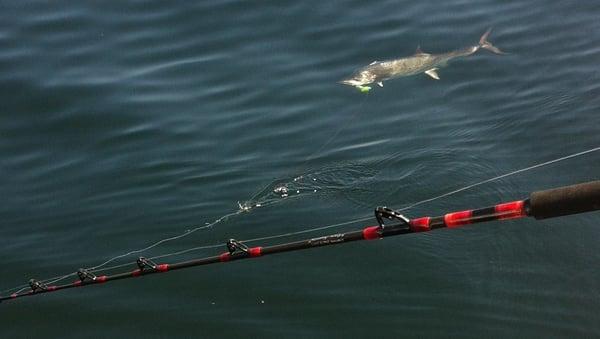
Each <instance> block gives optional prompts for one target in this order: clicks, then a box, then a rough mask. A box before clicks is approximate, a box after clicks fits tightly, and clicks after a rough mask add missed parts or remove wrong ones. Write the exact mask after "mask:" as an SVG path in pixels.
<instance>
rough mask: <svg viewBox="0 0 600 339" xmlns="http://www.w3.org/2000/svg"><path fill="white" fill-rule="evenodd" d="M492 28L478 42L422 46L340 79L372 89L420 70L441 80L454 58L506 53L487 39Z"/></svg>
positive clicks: (361, 87) (347, 83)
mask: <svg viewBox="0 0 600 339" xmlns="http://www.w3.org/2000/svg"><path fill="white" fill-rule="evenodd" d="M491 32H492V29H491V28H489V29H488V30H487V31H486V32H485V33H483V35H482V36H481V38H480V39H479V43H478V44H477V45H474V46H469V47H465V48H462V49H459V50H455V51H451V52H447V53H441V54H430V53H425V52H423V51H422V50H421V48H420V47H417V51H416V52H415V54H414V55H412V56H409V57H405V58H400V59H393V60H387V61H373V62H372V63H370V64H369V65H368V66H365V67H363V68H361V69H359V70H358V71H356V72H355V73H354V74H353V75H352V77H350V78H348V79H344V80H341V81H339V83H341V84H344V85H350V86H354V87H356V88H358V89H364V88H369V89H370V87H368V86H366V85H369V84H373V83H376V84H377V85H379V86H380V87H383V82H384V81H386V80H389V79H393V78H399V77H405V76H410V75H415V74H420V73H425V74H427V75H428V76H430V77H431V78H433V79H435V80H440V76H439V75H438V73H437V71H438V70H439V69H440V67H444V66H446V65H447V64H448V62H449V61H450V60H452V59H455V58H460V57H467V56H469V55H472V54H474V53H476V52H477V51H479V50H480V49H482V48H483V49H486V50H488V51H490V52H492V53H494V54H506V53H504V52H503V51H501V50H500V49H499V48H497V47H496V46H494V45H492V43H491V42H489V41H488V37H489V35H490V33H491Z"/></svg>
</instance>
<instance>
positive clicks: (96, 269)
mask: <svg viewBox="0 0 600 339" xmlns="http://www.w3.org/2000/svg"><path fill="white" fill-rule="evenodd" d="M599 150H600V146H598V147H594V148H590V149H587V150H585V151H581V152H577V153H572V154H569V155H566V156H563V157H559V158H556V159H552V160H549V161H545V162H541V163H538V164H534V165H531V166H528V167H525V168H521V169H518V170H515V171H512V172H508V173H505V174H502V175H498V176H495V177H493V178H490V179H486V180H483V181H479V182H476V183H474V184H470V185H467V186H463V187H461V188H458V189H455V190H453V191H449V192H446V193H443V194H440V195H437V196H434V197H431V198H428V199H424V200H421V201H418V202H415V203H412V204H409V205H408V206H405V207H402V208H400V209H398V210H397V211H406V210H409V209H412V208H414V207H416V206H419V205H422V204H425V203H428V202H432V201H435V200H438V199H442V198H445V197H448V196H451V195H454V194H457V193H459V192H463V191H466V190H469V189H472V188H474V187H477V186H480V185H484V184H487V183H490V182H492V181H496V180H499V179H502V178H506V177H509V176H513V175H516V174H519V173H523V172H527V171H531V170H534V169H537V168H541V167H545V166H549V165H552V164H555V163H558V162H562V161H565V160H568V159H572V158H575V157H579V156H583V155H586V154H589V153H592V152H596V151H599ZM242 212H243V211H242V210H240V211H237V212H235V213H230V214H227V215H225V216H223V217H221V218H219V219H217V220H215V221H214V222H213V223H211V224H207V225H205V226H199V227H196V228H194V229H192V230H189V231H187V232H186V233H183V234H181V235H179V236H176V237H171V238H166V239H163V240H161V241H159V242H156V243H154V244H152V245H150V246H148V247H146V248H144V249H141V250H137V251H131V252H128V253H127V254H122V255H119V256H117V257H115V258H112V259H110V260H107V261H105V262H104V263H102V264H100V265H96V266H93V267H90V268H89V269H88V270H90V271H92V272H99V271H106V270H111V269H116V268H120V267H125V266H129V265H132V264H135V262H130V263H124V264H120V265H116V266H111V267H104V266H106V265H107V264H108V263H110V262H112V261H114V260H116V259H119V258H123V257H125V256H127V255H130V254H136V253H140V252H142V251H144V250H147V249H149V248H152V247H155V246H158V245H160V244H162V243H164V242H166V241H171V240H175V239H179V238H182V237H184V236H186V235H189V234H191V233H192V232H196V231H198V230H201V229H206V228H208V227H211V226H213V225H214V224H216V223H218V222H222V221H224V220H226V219H227V218H229V217H231V216H234V215H237V214H239V213H242ZM370 219H372V216H366V217H361V218H357V219H353V220H349V221H344V222H340V223H335V224H330V225H325V226H320V227H314V228H306V229H303V230H300V231H295V232H287V233H282V234H276V235H271V236H265V237H260V238H253V239H247V240H242V242H244V243H249V242H255V241H264V240H272V239H276V238H284V237H291V236H296V235H300V234H305V233H311V232H316V231H322V230H326V229H331V228H336V227H340V226H344V225H350V224H353V223H357V222H362V221H367V220H370ZM222 246H223V244H222V243H220V244H215V245H207V246H199V247H192V248H189V249H185V250H181V251H178V252H173V253H167V254H162V255H158V256H155V257H152V258H150V259H160V258H166V257H170V256H175V255H180V254H183V253H188V252H192V251H197V250H204V249H212V248H219V247H222ZM76 275H77V273H76V272H73V273H69V274H66V275H62V276H58V277H54V278H49V279H45V280H42V282H44V283H48V284H52V283H56V282H58V281H61V280H64V279H66V278H68V277H73V276H76ZM27 288H29V285H21V286H17V287H13V288H10V289H7V290H4V291H2V292H1V293H2V294H4V293H8V292H11V291H15V290H18V291H17V292H16V293H20V292H21V291H23V290H25V289H27Z"/></svg>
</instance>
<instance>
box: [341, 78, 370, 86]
mask: <svg viewBox="0 0 600 339" xmlns="http://www.w3.org/2000/svg"><path fill="white" fill-rule="evenodd" d="M338 83H340V84H343V85H348V86H362V85H364V82H363V81H358V80H356V79H344V80H340V81H338Z"/></svg>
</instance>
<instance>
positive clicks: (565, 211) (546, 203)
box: [528, 180, 600, 219]
mask: <svg viewBox="0 0 600 339" xmlns="http://www.w3.org/2000/svg"><path fill="white" fill-rule="evenodd" d="M529 204H530V205H529V213H528V214H529V215H530V216H533V217H535V218H536V219H546V218H553V217H560V216H561V215H569V214H576V213H583V212H589V211H595V210H599V209H600V180H596V181H590V182H586V183H583V184H577V185H572V186H565V187H560V188H554V189H550V190H545V191H538V192H533V193H532V194H531V196H530V197H529Z"/></svg>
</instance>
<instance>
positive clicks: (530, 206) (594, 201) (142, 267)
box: [0, 180, 600, 302]
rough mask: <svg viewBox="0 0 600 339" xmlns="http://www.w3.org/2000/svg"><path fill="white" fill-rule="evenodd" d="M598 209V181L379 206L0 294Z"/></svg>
mask: <svg viewBox="0 0 600 339" xmlns="http://www.w3.org/2000/svg"><path fill="white" fill-rule="evenodd" d="M595 210H600V180H596V181H591V182H586V183H582V184H576V185H571V186H564V187H559V188H554V189H549V190H544V191H536V192H533V193H531V194H530V196H529V198H527V199H524V200H516V201H511V202H505V203H500V204H497V205H494V206H490V207H485V208H479V209H472V210H463V211H457V212H451V213H446V214H444V215H441V216H436V217H420V218H414V219H408V218H407V217H405V216H404V215H402V214H400V213H399V212H397V211H394V210H392V209H390V208H387V207H377V208H376V209H375V219H376V220H377V223H378V225H377V226H368V227H365V228H363V229H360V230H356V231H350V232H346V233H337V234H331V235H326V236H321V237H317V238H311V239H305V240H300V241H295V242H289V243H283V244H278V245H272V246H264V247H262V246H256V247H248V246H247V245H245V244H244V243H243V242H241V241H237V240H235V239H230V240H228V241H227V243H226V244H225V245H226V247H227V252H224V253H221V254H219V255H216V256H210V257H205V258H199V259H193V260H188V261H182V262H177V263H172V264H168V263H160V264H158V263H155V262H154V261H152V260H150V259H147V258H144V257H139V258H138V259H137V262H136V263H137V268H136V269H134V270H132V271H127V272H122V273H116V274H112V275H100V276H97V275H95V274H94V273H92V272H90V271H88V270H85V269H79V270H78V271H77V275H78V277H79V279H78V280H76V281H74V282H72V283H67V284H63V285H47V284H45V283H43V282H41V281H38V280H35V279H31V280H30V281H29V286H30V289H29V290H28V291H24V292H16V293H13V294H11V295H6V296H0V302H2V301H5V300H10V299H16V298H20V297H26V296H33V295H38V294H43V293H48V292H55V291H59V290H64V289H67V288H74V287H83V286H90V285H96V284H102V283H106V282H109V281H115V280H122V279H128V278H135V277H142V276H146V275H150V274H154V273H164V272H171V271H175V270H179V269H184V268H190V267H195V266H202V265H208V264H216V263H225V262H230V261H235V260H242V259H249V258H257V257H262V256H266V255H270V254H275V253H283V252H290V251H298V250H304V249H309V248H314V247H323V246H329V245H337V244H342V243H347V242H352V241H358V240H374V239H381V238H385V237H390V236H395V235H400V234H407V233H416V232H427V231H432V230H435V229H439V228H444V227H447V228H455V227H459V226H463V225H468V224H475V223H480V222H487V221H492V220H508V219H518V218H524V217H534V218H535V219H546V218H554V217H559V216H564V215H570V214H578V213H584V212H590V211H595ZM388 221H389V224H388Z"/></svg>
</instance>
